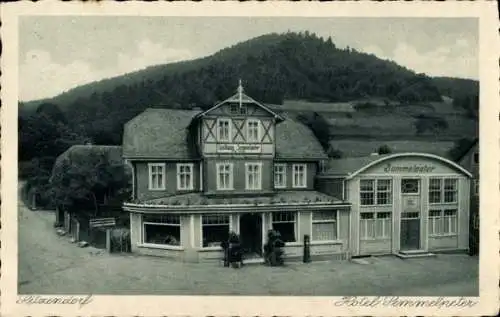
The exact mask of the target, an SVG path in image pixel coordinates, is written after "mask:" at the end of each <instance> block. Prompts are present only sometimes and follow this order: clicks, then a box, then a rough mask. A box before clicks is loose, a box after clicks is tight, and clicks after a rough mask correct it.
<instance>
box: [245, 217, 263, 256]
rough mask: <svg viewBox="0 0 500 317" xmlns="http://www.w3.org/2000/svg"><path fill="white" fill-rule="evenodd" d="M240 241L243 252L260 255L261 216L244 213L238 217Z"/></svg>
mask: <svg viewBox="0 0 500 317" xmlns="http://www.w3.org/2000/svg"><path fill="white" fill-rule="evenodd" d="M240 240H241V245H242V248H243V252H244V253H246V254H255V255H259V256H260V255H262V216H261V215H260V214H256V213H246V214H242V215H241V216H240Z"/></svg>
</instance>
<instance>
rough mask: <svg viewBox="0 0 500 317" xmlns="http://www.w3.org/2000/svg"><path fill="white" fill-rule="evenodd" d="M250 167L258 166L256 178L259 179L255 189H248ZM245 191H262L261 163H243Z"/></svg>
mask: <svg viewBox="0 0 500 317" xmlns="http://www.w3.org/2000/svg"><path fill="white" fill-rule="evenodd" d="M250 166H258V169H257V170H258V177H259V183H258V186H257V187H255V188H250V183H249V177H250V173H249V170H248V169H249V167H250ZM245 189H246V190H262V162H245Z"/></svg>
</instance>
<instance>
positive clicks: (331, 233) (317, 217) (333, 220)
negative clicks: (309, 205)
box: [312, 210, 338, 241]
mask: <svg viewBox="0 0 500 317" xmlns="http://www.w3.org/2000/svg"><path fill="white" fill-rule="evenodd" d="M337 234H338V233H337V211H336V210H329V211H318V212H313V213H312V241H335V240H337V238H338V236H337Z"/></svg>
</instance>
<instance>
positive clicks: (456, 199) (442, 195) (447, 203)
mask: <svg viewBox="0 0 500 317" xmlns="http://www.w3.org/2000/svg"><path fill="white" fill-rule="evenodd" d="M433 179H439V180H440V181H441V184H440V186H441V188H440V189H439V191H440V193H441V195H440V200H439V202H430V190H431V189H430V184H431V180H433ZM447 179H452V180H455V182H456V184H457V190H456V192H457V194H456V195H455V201H444V196H445V189H444V187H445V186H444V183H445V180H447ZM427 196H429V198H428V200H429V205H456V204H458V198H459V197H460V179H459V178H458V177H430V178H429V188H428V190H427Z"/></svg>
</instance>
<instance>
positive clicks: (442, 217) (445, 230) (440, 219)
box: [429, 209, 458, 236]
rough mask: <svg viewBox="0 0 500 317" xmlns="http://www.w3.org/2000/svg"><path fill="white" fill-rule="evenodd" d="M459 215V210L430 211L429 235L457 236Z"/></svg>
mask: <svg viewBox="0 0 500 317" xmlns="http://www.w3.org/2000/svg"><path fill="white" fill-rule="evenodd" d="M457 213H458V211H457V209H443V210H440V209H431V210H429V235H430V236H443V235H444V236H447V235H456V234H457Z"/></svg>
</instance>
